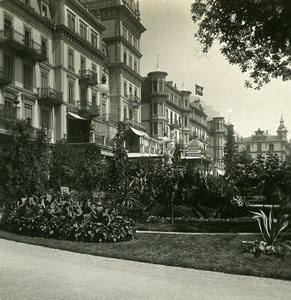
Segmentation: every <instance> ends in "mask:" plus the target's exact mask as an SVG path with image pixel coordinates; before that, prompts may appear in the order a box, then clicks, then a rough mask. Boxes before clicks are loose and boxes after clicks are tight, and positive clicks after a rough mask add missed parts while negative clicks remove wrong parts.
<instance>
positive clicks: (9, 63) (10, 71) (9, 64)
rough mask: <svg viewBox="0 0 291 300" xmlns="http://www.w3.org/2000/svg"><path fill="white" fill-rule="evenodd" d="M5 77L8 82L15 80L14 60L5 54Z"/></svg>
mask: <svg viewBox="0 0 291 300" xmlns="http://www.w3.org/2000/svg"><path fill="white" fill-rule="evenodd" d="M4 76H5V78H6V79H8V80H11V81H12V80H13V79H14V59H13V58H12V57H10V56H8V55H5V54H4Z"/></svg>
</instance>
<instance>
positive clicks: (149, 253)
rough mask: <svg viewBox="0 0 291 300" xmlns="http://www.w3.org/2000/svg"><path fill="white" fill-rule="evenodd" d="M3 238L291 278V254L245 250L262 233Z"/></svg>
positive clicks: (6, 235) (2, 233) (4, 235)
mask: <svg viewBox="0 0 291 300" xmlns="http://www.w3.org/2000/svg"><path fill="white" fill-rule="evenodd" d="M0 238H4V239H9V240H14V241H18V242H23V243H29V244H35V245H40V246H45V247H50V248H56V249H62V250H68V251H73V252H79V253H86V254H92V255H98V256H105V257H113V258H119V259H126V260H134V261H141V262H148V263H154V264H162V265H167V266H180V267H186V268H193V269H200V270H210V271H219V272H224V273H231V274H241V275H252V276H261V277H270V278H278V279H286V280H291V255H287V256H286V257H285V260H282V259H279V258H276V257H270V256H261V257H260V258H254V257H253V256H252V255H251V254H249V253H244V252H243V251H242V246H241V241H242V240H253V239H255V238H258V236H257V235H256V236H252V235H251V234H250V235H244V236H240V235H236V234H219V235H186V234H162V233H152V234H150V233H138V234H137V236H136V239H135V240H133V241H130V242H123V243H116V244H108V243H106V244H93V243H81V242H70V241H60V240H53V239H45V238H38V237H27V236H21V235H17V234H12V233H7V232H5V231H0Z"/></svg>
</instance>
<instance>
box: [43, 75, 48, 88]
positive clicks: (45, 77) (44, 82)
mask: <svg viewBox="0 0 291 300" xmlns="http://www.w3.org/2000/svg"><path fill="white" fill-rule="evenodd" d="M41 87H42V88H47V87H48V76H47V75H46V74H44V73H42V74H41Z"/></svg>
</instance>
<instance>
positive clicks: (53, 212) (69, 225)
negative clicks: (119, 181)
mask: <svg viewBox="0 0 291 300" xmlns="http://www.w3.org/2000/svg"><path fill="white" fill-rule="evenodd" d="M2 227H3V228H4V229H6V230H8V231H11V232H14V233H20V234H24V235H30V236H39V237H47V238H55V239H63V240H74V241H82V242H97V243H101V242H121V241H127V240H130V239H132V238H133V237H134V235H135V230H134V227H133V222H132V220H131V219H127V218H123V217H122V216H120V215H118V214H117V212H116V211H115V210H105V211H103V209H102V210H100V209H99V208H98V207H97V206H95V205H94V204H92V203H91V202H90V201H86V202H84V203H82V204H81V203H80V202H78V201H77V200H76V199H74V198H73V197H71V196H70V195H66V194H64V195H46V196H42V197H36V196H35V197H29V198H23V199H21V200H20V201H18V203H17V204H16V207H15V208H14V209H13V210H12V211H11V212H9V214H7V215H5V216H4V219H3V220H2Z"/></svg>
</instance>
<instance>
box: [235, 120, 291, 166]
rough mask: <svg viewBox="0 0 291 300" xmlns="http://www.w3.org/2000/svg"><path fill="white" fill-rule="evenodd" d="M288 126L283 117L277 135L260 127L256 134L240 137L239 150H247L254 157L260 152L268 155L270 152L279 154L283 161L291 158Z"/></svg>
mask: <svg viewBox="0 0 291 300" xmlns="http://www.w3.org/2000/svg"><path fill="white" fill-rule="evenodd" d="M287 132H288V131H287V128H286V127H285V125H284V120H283V117H281V120H280V125H279V127H278V130H277V134H276V135H270V134H269V133H268V131H266V132H265V131H263V130H261V129H260V128H259V129H258V130H257V131H255V134H254V135H252V136H250V137H247V138H239V139H238V141H237V144H238V149H239V151H242V150H246V151H247V152H248V153H249V154H250V156H251V158H252V159H255V158H256V157H257V156H258V155H259V154H261V155H263V156H266V155H267V154H268V153H273V154H277V155H278V156H279V158H280V160H281V161H285V160H286V159H288V158H290V155H291V143H290V141H288V139H287Z"/></svg>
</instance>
